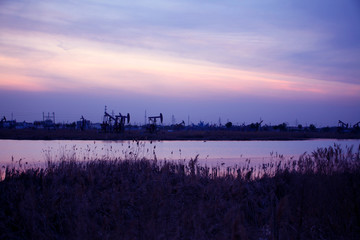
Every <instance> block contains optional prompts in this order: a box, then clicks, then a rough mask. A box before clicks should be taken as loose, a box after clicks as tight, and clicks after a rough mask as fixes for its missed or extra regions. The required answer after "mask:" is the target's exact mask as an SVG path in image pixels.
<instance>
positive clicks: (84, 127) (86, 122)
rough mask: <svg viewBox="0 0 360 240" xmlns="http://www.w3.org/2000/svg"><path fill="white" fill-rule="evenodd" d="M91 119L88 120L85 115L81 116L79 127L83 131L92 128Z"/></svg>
mask: <svg viewBox="0 0 360 240" xmlns="http://www.w3.org/2000/svg"><path fill="white" fill-rule="evenodd" d="M90 125H91V123H90V120H86V119H85V118H84V116H81V118H80V121H79V122H77V128H80V130H81V131H84V130H87V129H90Z"/></svg>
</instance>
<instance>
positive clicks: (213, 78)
mask: <svg viewBox="0 0 360 240" xmlns="http://www.w3.org/2000/svg"><path fill="white" fill-rule="evenodd" d="M354 4H355V3H354V2H353V1H350V0H346V1H341V4H340V3H339V2H338V1H335V0H334V1H325V0H320V1H316V2H313V1H301V3H299V2H288V1H284V0H271V1H266V2H264V1H235V0H228V1H219V2H215V1H212V2H208V1H206V2H204V1H165V0H162V1H158V0H156V1H136V3H130V2H129V3H128V2H120V3H119V2H117V1H109V0H107V1H95V0H93V1H70V0H67V1H46V2H38V1H16V2H14V1H2V2H0V32H1V34H0V63H1V64H0V69H1V71H0V89H3V90H21V91H33V92H34V91H35V92H36V91H39V92H47V91H52V92H66V91H71V92H91V91H94V90H97V91H98V92H103V94H108V93H109V92H112V91H114V90H118V91H125V92H129V93H134V94H144V95H153V96H160V97H179V98H181V97H186V98H193V99H200V98H205V99H211V98H212V96H214V95H221V96H223V97H225V98H226V97H236V96H237V95H244V96H252V97H262V98H264V97H266V98H269V99H271V98H276V99H280V98H282V99H293V100H296V99H297V100H299V101H300V100H301V99H304V98H310V99H322V100H329V99H335V98H336V99H342V100H344V101H345V100H346V99H350V100H351V101H354V100H360V99H359V96H360V81H359V76H360V44H359V43H358V41H356V39H359V37H360V29H358V28H356V27H354V26H355V25H354V23H357V22H360V14H359V8H354ZM350 100H349V101H350Z"/></svg>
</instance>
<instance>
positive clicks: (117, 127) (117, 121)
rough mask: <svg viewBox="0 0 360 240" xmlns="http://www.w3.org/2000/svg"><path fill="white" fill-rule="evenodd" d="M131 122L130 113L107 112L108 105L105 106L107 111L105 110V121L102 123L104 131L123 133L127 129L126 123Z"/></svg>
mask: <svg viewBox="0 0 360 240" xmlns="http://www.w3.org/2000/svg"><path fill="white" fill-rule="evenodd" d="M126 122H127V123H129V122H130V114H129V113H128V114H127V115H122V114H121V113H119V115H115V116H114V114H112V115H111V114H109V113H108V112H107V109H106V106H105V112H104V118H103V123H102V124H101V129H102V130H103V131H104V132H116V133H121V132H124V130H125V123H126Z"/></svg>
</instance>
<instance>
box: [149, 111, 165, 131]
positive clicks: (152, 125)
mask: <svg viewBox="0 0 360 240" xmlns="http://www.w3.org/2000/svg"><path fill="white" fill-rule="evenodd" d="M148 119H149V124H148V126H147V130H148V131H149V132H150V133H154V132H156V130H157V124H156V122H157V119H159V120H160V123H163V120H164V119H163V115H162V113H160V115H159V116H153V117H149V118H148Z"/></svg>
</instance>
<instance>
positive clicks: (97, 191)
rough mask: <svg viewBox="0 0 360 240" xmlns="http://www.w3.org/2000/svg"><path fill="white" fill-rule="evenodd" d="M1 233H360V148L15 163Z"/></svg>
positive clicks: (2, 188)
mask: <svg viewBox="0 0 360 240" xmlns="http://www.w3.org/2000/svg"><path fill="white" fill-rule="evenodd" d="M0 238H1V239H360V146H359V148H357V149H355V150H354V149H352V148H348V149H347V150H342V149H341V148H340V147H338V146H334V147H329V148H325V149H318V150H317V151H316V152H314V153H312V154H307V155H303V156H301V157H300V158H299V159H298V160H293V161H290V160H284V161H282V162H277V163H270V164H267V165H263V166H259V167H257V168H251V167H250V166H246V167H243V168H227V169H221V168H220V167H216V168H212V169H210V168H207V167H206V166H200V165H199V164H198V162H197V158H196V157H195V158H194V159H192V160H190V161H189V162H188V163H186V164H185V163H182V162H178V163H173V162H172V163H170V162H158V161H156V160H153V161H150V160H146V159H141V160H131V159H129V160H117V159H112V160H110V161H105V160H101V159H99V160H94V161H90V162H86V163H84V162H83V163H81V162H78V161H76V159H66V160H64V161H61V162H49V163H48V166H47V168H46V169H28V170H26V171H25V172H24V171H19V170H16V169H6V176H5V179H4V180H3V181H1V182H0Z"/></svg>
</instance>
